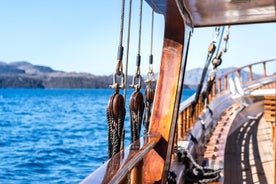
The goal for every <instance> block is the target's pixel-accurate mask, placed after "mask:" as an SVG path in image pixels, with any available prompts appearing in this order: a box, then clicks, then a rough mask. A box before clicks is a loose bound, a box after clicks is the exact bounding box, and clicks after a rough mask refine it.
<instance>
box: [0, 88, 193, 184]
mask: <svg viewBox="0 0 276 184" xmlns="http://www.w3.org/2000/svg"><path fill="white" fill-rule="evenodd" d="M132 92H133V90H128V92H127V99H129V96H130V94H131V93H132ZM194 92H195V91H194V90H184V92H183V94H182V100H184V99H186V98H188V97H189V96H191V95H192V94H193V93H194ZM112 94H113V91H112V90H111V89H89V90H87V89H80V90H72V89H53V90H51V89H0V131H1V136H0V183H5V184H8V183H79V182H80V181H81V180H82V179H84V178H85V177H86V176H87V175H89V174H90V173H91V172H93V171H94V170H95V169H96V168H97V167H99V166H100V165H101V164H102V163H103V162H104V161H105V160H107V146H108V143H107V122H106V106H107V103H108V99H109V97H110V96H111V95H112ZM126 104H128V100H127V102H126ZM126 108H127V112H128V106H127V107H126ZM125 129H126V140H125V145H128V144H129V143H130V141H129V139H130V138H129V137H130V132H129V116H128V113H127V116H126V121H125Z"/></svg>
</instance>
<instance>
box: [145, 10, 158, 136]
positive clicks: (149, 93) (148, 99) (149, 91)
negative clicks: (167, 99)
mask: <svg viewBox="0 0 276 184" xmlns="http://www.w3.org/2000/svg"><path fill="white" fill-rule="evenodd" d="M151 17H152V18H151V39H150V56H149V72H148V74H147V80H146V81H145V82H146V83H147V86H146V90H145V94H144V100H145V115H144V121H143V125H144V127H145V131H144V134H146V133H148V129H149V123H150V116H151V107H152V103H153V99H154V93H155V89H154V86H153V85H152V83H155V81H156V80H155V76H154V72H153V66H152V65H153V54H152V48H153V25H154V11H153V10H152V14H151Z"/></svg>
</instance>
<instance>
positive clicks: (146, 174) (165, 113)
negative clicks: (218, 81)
mask: <svg viewBox="0 0 276 184" xmlns="http://www.w3.org/2000/svg"><path fill="white" fill-rule="evenodd" d="M164 16H165V34H164V37H165V38H164V44H163V51H162V59H161V66H160V71H159V77H158V81H157V85H156V92H155V98H154V103H153V110H152V115H151V121H150V126H149V133H150V134H160V135H161V136H162V138H161V139H162V140H161V143H160V144H158V145H157V147H156V148H155V150H152V151H150V152H149V153H148V154H147V156H146V158H145V159H144V167H143V182H144V183H154V182H158V181H161V183H165V182H166V180H167V175H168V171H169V167H170V162H171V154H172V151H173V142H174V133H175V130H176V123H177V117H178V110H179V104H180V98H181V92H182V86H183V80H184V73H185V67H186V53H185V52H187V50H188V49H186V50H185V49H184V48H185V47H184V45H185V44H187V45H188V43H189V39H185V31H186V30H185V24H184V20H183V19H182V16H181V14H180V12H179V9H178V6H177V5H176V2H175V1H167V4H166V11H165V14H164ZM189 31H191V30H189ZM187 33H188V34H189V35H190V32H187ZM185 46H186V45H185Z"/></svg>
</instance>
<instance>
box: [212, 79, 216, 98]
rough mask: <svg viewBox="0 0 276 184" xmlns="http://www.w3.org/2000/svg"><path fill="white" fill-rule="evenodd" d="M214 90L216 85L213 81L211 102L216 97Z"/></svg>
mask: <svg viewBox="0 0 276 184" xmlns="http://www.w3.org/2000/svg"><path fill="white" fill-rule="evenodd" d="M216 90H217V83H216V81H215V82H214V84H213V89H212V100H213V99H214V98H215V97H216V96H217V92H216Z"/></svg>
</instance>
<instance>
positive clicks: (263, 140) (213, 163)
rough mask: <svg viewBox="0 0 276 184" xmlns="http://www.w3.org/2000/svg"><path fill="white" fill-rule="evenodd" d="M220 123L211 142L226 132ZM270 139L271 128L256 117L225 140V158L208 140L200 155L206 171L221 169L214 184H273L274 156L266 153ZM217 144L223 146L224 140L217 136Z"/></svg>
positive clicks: (262, 119)
mask: <svg viewBox="0 0 276 184" xmlns="http://www.w3.org/2000/svg"><path fill="white" fill-rule="evenodd" d="M229 112H231V111H229ZM225 115H226V116H227V115H229V114H225ZM226 116H225V117H226ZM224 120H225V119H222V122H221V124H222V125H219V126H217V128H216V130H215V132H214V137H213V138H212V139H213V140H215V141H217V140H218V139H216V138H215V137H216V136H218V135H220V133H218V132H221V130H222V129H224V130H223V131H225V129H227V128H228V127H227V125H224V122H225V121H224ZM271 138H272V135H271V124H270V123H269V122H266V121H265V119H264V118H263V115H262V114H259V115H257V116H256V117H250V116H249V117H248V121H247V122H245V123H244V124H243V125H242V126H241V127H239V128H238V129H237V130H236V131H235V132H233V133H232V135H231V136H229V137H228V139H227V146H226V150H225V152H224V153H225V155H223V154H220V153H219V151H220V150H221V149H222V144H216V143H214V142H212V140H210V142H209V144H208V145H207V151H206V152H205V155H204V156H205V159H207V160H208V163H209V164H208V165H209V167H211V168H214V169H217V168H218V167H224V173H222V175H221V176H222V177H221V178H220V180H219V182H214V183H226V184H227V183H237V184H239V183H262V184H270V183H274V181H273V179H272V178H274V152H273V150H272V149H268V148H272V147H273V142H272V140H271ZM219 141H220V142H221V143H223V141H224V137H223V136H220V138H219ZM217 147H220V148H217ZM213 149H216V150H213ZM224 157H225V159H224ZM223 165H224V166H223Z"/></svg>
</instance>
